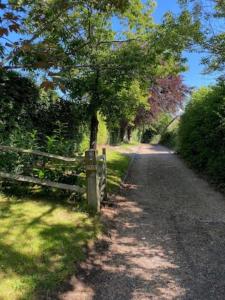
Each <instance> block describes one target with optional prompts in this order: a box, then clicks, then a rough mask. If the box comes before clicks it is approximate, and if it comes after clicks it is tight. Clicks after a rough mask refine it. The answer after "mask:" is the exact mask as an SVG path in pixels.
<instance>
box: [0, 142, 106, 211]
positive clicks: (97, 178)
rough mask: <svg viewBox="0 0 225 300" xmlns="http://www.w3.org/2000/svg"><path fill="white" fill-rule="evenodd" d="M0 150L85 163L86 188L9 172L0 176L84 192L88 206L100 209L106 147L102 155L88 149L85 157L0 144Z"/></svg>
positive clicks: (104, 185)
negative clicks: (65, 155) (66, 155)
mask: <svg viewBox="0 0 225 300" xmlns="http://www.w3.org/2000/svg"><path fill="white" fill-rule="evenodd" d="M0 151H1V152H14V153H25V154H30V155H36V156H41V157H46V158H49V159H55V160H59V161H62V162H67V163H68V162H69V163H71V164H74V163H77V162H79V163H81V164H83V165H84V164H85V169H86V188H84V187H81V186H78V185H70V184H65V183H60V182H54V181H50V180H42V179H39V178H36V177H31V176H24V175H21V174H11V173H7V172H1V171H0V177H1V178H4V179H8V180H16V181H20V182H28V183H33V184H37V185H41V186H48V187H53V188H58V189H64V190H68V191H72V192H77V193H80V194H85V193H86V197H87V201H88V204H89V206H90V207H91V208H92V209H94V210H95V211H97V212H98V211H100V205H101V201H102V200H106V198H107V181H106V173H107V170H106V149H105V148H103V149H102V155H99V156H98V152H97V150H89V151H86V152H85V158H84V157H83V156H76V157H64V156H60V155H54V154H50V153H46V152H42V151H37V150H30V149H21V148H16V147H10V146H3V145H0Z"/></svg>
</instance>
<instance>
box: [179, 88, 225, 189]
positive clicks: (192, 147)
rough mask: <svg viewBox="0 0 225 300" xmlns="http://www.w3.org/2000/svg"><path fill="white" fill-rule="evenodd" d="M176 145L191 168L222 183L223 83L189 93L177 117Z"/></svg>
mask: <svg viewBox="0 0 225 300" xmlns="http://www.w3.org/2000/svg"><path fill="white" fill-rule="evenodd" d="M178 146H179V151H180V153H181V155H182V156H183V157H184V158H185V159H186V160H187V161H189V162H190V164H191V165H192V166H193V167H195V168H196V169H198V170H199V171H203V172H205V173H206V174H208V175H210V176H211V178H212V179H213V180H214V181H216V182H219V183H224V182H225V170H224V165H225V84H224V83H218V85H217V86H214V87H212V88H201V89H199V90H198V91H197V92H195V93H194V94H193V96H192V100H191V102H190V103H189V104H188V105H187V107H186V110H185V113H184V115H183V116H182V118H181V123H180V128H179V132H178Z"/></svg>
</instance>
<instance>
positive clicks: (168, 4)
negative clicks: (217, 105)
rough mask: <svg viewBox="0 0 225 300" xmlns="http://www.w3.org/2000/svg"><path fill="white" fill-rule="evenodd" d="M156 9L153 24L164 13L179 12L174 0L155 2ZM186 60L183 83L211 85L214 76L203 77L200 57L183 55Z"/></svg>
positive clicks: (191, 54) (193, 54)
mask: <svg viewBox="0 0 225 300" xmlns="http://www.w3.org/2000/svg"><path fill="white" fill-rule="evenodd" d="M157 3H158V4H157V7H156V10H155V13H154V19H155V22H157V23H160V22H161V20H162V17H163V15H164V13H165V12H167V11H172V12H173V13H175V14H178V13H179V12H180V8H179V5H178V4H177V1H176V0H157ZM184 57H186V58H187V59H188V66H189V70H188V71H187V72H185V73H184V74H183V76H184V81H185V83H186V84H187V85H188V86H193V87H199V86H203V85H209V84H213V83H214V82H215V79H216V75H215V74H207V75H203V74H202V71H203V66H202V65H201V63H200V61H201V55H200V54H198V53H188V52H185V53H184Z"/></svg>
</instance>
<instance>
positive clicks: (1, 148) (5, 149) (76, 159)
mask: <svg viewBox="0 0 225 300" xmlns="http://www.w3.org/2000/svg"><path fill="white" fill-rule="evenodd" d="M0 151H2V152H17V153H26V154H33V155H37V156H42V157H47V158H52V159H57V160H61V161H64V162H79V161H80V162H83V161H84V157H82V156H77V157H64V156H61V155H55V154H50V153H47V152H42V151H38V150H30V149H21V148H16V147H11V146H3V145H0Z"/></svg>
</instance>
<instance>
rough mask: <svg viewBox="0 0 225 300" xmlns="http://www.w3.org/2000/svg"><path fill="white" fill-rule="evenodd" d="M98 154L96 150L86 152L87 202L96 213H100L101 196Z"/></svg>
mask: <svg viewBox="0 0 225 300" xmlns="http://www.w3.org/2000/svg"><path fill="white" fill-rule="evenodd" d="M97 154H98V152H97V151H96V150H93V149H91V150H89V151H86V152H85V163H86V178H87V201H88V205H89V206H90V207H91V208H93V209H94V210H95V211H96V212H99V211H100V195H99V184H98V174H97Z"/></svg>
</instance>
